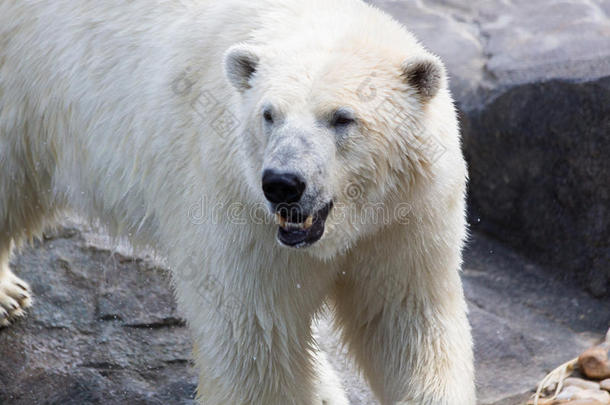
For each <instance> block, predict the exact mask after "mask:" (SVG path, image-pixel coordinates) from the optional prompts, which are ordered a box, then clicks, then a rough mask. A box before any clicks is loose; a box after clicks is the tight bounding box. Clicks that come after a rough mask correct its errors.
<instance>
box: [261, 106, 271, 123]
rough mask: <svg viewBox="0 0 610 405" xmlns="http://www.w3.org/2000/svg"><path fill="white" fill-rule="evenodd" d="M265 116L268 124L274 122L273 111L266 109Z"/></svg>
mask: <svg viewBox="0 0 610 405" xmlns="http://www.w3.org/2000/svg"><path fill="white" fill-rule="evenodd" d="M263 118H264V119H265V122H266V123H267V124H273V114H272V113H271V110H269V109H266V110H265V111H263Z"/></svg>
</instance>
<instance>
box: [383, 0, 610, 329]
mask: <svg viewBox="0 0 610 405" xmlns="http://www.w3.org/2000/svg"><path fill="white" fill-rule="evenodd" d="M371 3H374V4H376V5H378V6H380V7H381V8H383V9H385V10H387V11H389V12H390V13H392V14H393V15H394V16H396V18H397V19H398V20H400V21H401V22H403V23H405V25H406V26H407V27H408V28H409V29H411V30H412V31H413V32H414V33H415V34H416V35H417V36H418V37H419V38H420V39H421V40H422V42H423V43H424V44H425V45H427V46H428V47H429V49H431V50H432V51H433V52H436V53H437V54H439V55H440V56H441V57H442V58H443V59H444V60H445V63H446V64H447V67H448V70H449V73H450V75H451V80H452V82H451V84H452V89H453V92H454V95H455V97H456V100H457V104H458V106H459V108H460V110H461V117H462V126H463V128H464V129H463V134H464V148H465V152H466V156H467V159H468V163H469V167H470V171H471V173H470V175H471V183H470V197H471V198H470V205H471V211H472V214H473V215H472V218H473V220H477V218H480V219H481V223H480V224H478V225H477V226H478V229H480V230H482V231H484V232H487V233H489V234H491V235H493V236H494V237H496V238H498V239H500V240H502V241H504V242H508V243H510V244H511V245H512V246H514V247H516V248H518V249H520V250H521V251H522V252H524V253H525V254H527V255H528V256H529V257H530V258H532V259H534V260H535V261H537V262H539V263H542V264H545V265H546V266H547V267H548V268H549V269H550V271H551V272H553V273H556V274H557V275H558V276H560V277H564V278H566V279H569V280H572V281H576V282H578V283H579V284H580V285H581V286H583V287H586V288H587V289H588V290H589V291H590V292H591V293H593V294H594V295H596V296H607V297H610V213H609V207H610V160H609V159H608V156H609V155H610V17H609V15H610V14H609V13H608V10H610V1H608V0H593V1H578V0H566V1H561V2H557V1H555V0H540V1H535V2H532V1H526V0H485V1H483V0H478V1H471V2H467V1H463V0H451V1H446V0H431V1H428V2H425V3H424V2H423V1H413V2H406V1H392V0H376V1H372V2H371ZM609 318H610V316H609Z"/></svg>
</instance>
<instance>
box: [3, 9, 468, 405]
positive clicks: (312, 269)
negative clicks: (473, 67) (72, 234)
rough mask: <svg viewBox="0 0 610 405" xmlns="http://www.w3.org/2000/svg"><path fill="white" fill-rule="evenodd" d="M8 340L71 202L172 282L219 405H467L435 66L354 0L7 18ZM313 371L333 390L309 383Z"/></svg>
mask: <svg viewBox="0 0 610 405" xmlns="http://www.w3.org/2000/svg"><path fill="white" fill-rule="evenodd" d="M0 162H1V163H0V164H1V170H0V322H1V323H2V324H3V325H4V324H7V323H8V322H9V321H12V320H13V319H15V318H16V317H19V316H21V315H22V314H23V309H24V308H26V307H27V306H28V305H29V304H30V302H31V299H30V292H29V287H28V286H27V284H26V283H25V282H23V281H21V280H20V279H19V278H17V277H16V276H15V275H14V274H13V273H12V272H11V270H10V269H9V267H8V257H9V254H10V251H11V245H12V244H13V243H16V244H20V243H21V242H23V241H24V240H27V239H28V238H30V237H31V236H33V235H34V236H35V235H36V234H37V233H38V232H39V231H40V230H41V229H42V228H43V227H44V226H45V225H46V224H48V223H51V222H53V219H54V217H55V215H56V213H58V212H60V211H61V210H62V209H64V208H70V209H72V210H76V211H77V212H79V213H80V214H81V215H86V216H88V217H89V218H91V219H93V220H99V221H101V223H103V224H104V225H106V226H107V228H108V231H109V232H111V233H112V234H113V235H116V236H126V237H128V238H129V239H130V240H131V242H132V243H133V244H134V245H135V246H136V247H137V246H146V247H152V248H154V249H155V250H156V251H157V252H158V253H159V254H161V255H163V256H165V257H166V258H167V260H168V263H169V264H170V267H171V271H172V275H173V282H174V285H175V290H176V296H177V300H178V303H179V308H180V310H181V311H182V313H183V314H184V316H185V318H186V319H187V320H188V324H189V325H190V328H191V330H192V335H193V339H194V341H195V347H196V349H195V354H194V356H195V361H196V364H197V367H198V369H199V372H200V381H199V387H198V395H199V398H200V400H201V402H202V403H205V404H206V405H211V404H223V405H227V404H265V405H269V404H271V405H274V404H278V405H286V404H295V405H301V404H312V403H318V404H321V403H325V404H328V405H330V404H343V403H347V400H346V399H345V395H344V393H343V392H342V391H341V388H340V387H339V381H338V379H337V378H336V376H333V374H332V370H329V369H328V366H327V363H326V362H325V359H324V358H323V356H320V355H318V354H316V350H315V339H314V338H313V337H312V327H311V323H312V319H314V318H315V317H316V316H317V315H318V314H319V312H320V310H321V308H323V307H324V305H325V303H328V305H329V306H330V307H331V309H332V310H333V311H334V316H335V318H336V319H335V322H336V324H337V327H338V328H339V330H340V331H341V333H342V336H343V339H344V341H345V343H346V345H347V347H348V349H349V352H350V354H351V355H352V356H353V357H354V359H355V360H356V362H357V363H358V365H359V367H360V368H361V370H362V372H363V373H364V375H365V377H366V378H367V380H368V381H369V383H370V385H371V387H372V389H373V391H374V393H375V394H376V395H377V397H378V398H379V401H380V402H381V403H382V404H401V405H406V404H427V405H432V404H434V405H450V404H451V405H470V404H474V403H475V393H474V391H475V390H474V376H473V373H474V372H473V356H472V342H471V336H470V328H469V325H468V321H467V317H466V303H465V299H464V295H463V291H462V285H461V281H460V276H459V271H460V267H461V249H462V245H463V241H464V239H465V236H466V224H465V214H464V212H465V201H464V193H465V186H466V177H467V171H466V165H465V163H464V160H463V157H462V153H461V146H460V137H459V129H458V124H457V120H456V113H455V111H454V106H453V102H452V99H451V96H450V93H449V90H448V85H447V78H446V73H445V69H444V67H443V65H442V63H441V62H440V61H439V59H438V58H437V57H435V56H433V55H431V54H430V53H429V52H427V51H426V50H425V49H424V48H423V47H422V46H421V45H420V44H419V43H418V42H417V41H416V40H415V39H414V37H413V36H412V35H411V34H410V33H409V32H408V31H407V30H406V29H405V28H404V27H403V26H401V25H400V24H398V23H397V22H396V21H394V20H393V19H392V18H391V17H389V16H388V15H386V14H384V13H382V12H381V11H379V10H377V9H375V8H374V7H371V6H369V5H367V4H365V3H363V2H361V1H359V0H333V1H322V0H311V1H299V0H284V1H270V0H260V1H247V0H228V1H222V2H213V1H205V0H175V1H154V0H131V1H129V2H125V1H123V0H121V1H119V0H107V1H102V2H99V1H93V0H54V1H47V2H45V1H34V0H21V1H3V2H0ZM320 376H322V377H321V378H320Z"/></svg>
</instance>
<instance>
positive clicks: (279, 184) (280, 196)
mask: <svg viewBox="0 0 610 405" xmlns="http://www.w3.org/2000/svg"><path fill="white" fill-rule="evenodd" d="M306 187H307V183H305V179H304V178H303V177H302V176H301V175H299V174H297V173H293V172H281V171H277V170H272V169H267V170H265V171H264V172H263V193H264V194H265V198H267V200H269V202H271V203H273V204H291V203H296V202H298V201H299V200H300V199H301V196H302V195H303V192H305V188H306Z"/></svg>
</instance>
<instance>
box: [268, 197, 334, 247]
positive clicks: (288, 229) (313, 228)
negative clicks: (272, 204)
mask: <svg viewBox="0 0 610 405" xmlns="http://www.w3.org/2000/svg"><path fill="white" fill-rule="evenodd" d="M332 207H333V202H332V201H330V202H328V203H326V204H325V205H324V207H322V208H321V209H319V210H318V211H316V212H314V213H313V214H311V215H309V216H308V217H307V218H305V219H304V220H303V221H302V222H290V221H289V220H288V219H286V218H285V217H284V216H282V215H280V213H276V214H275V221H276V223H277V224H278V225H279V229H278V232H277V239H278V240H279V241H280V243H281V244H283V245H286V246H290V247H295V248H301V247H306V246H309V245H311V244H313V243H315V242H317V241H318V240H319V239H320V238H321V237H322V235H323V234H324V223H325V222H326V218H327V217H328V214H329V213H330V210H331V209H332Z"/></svg>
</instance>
